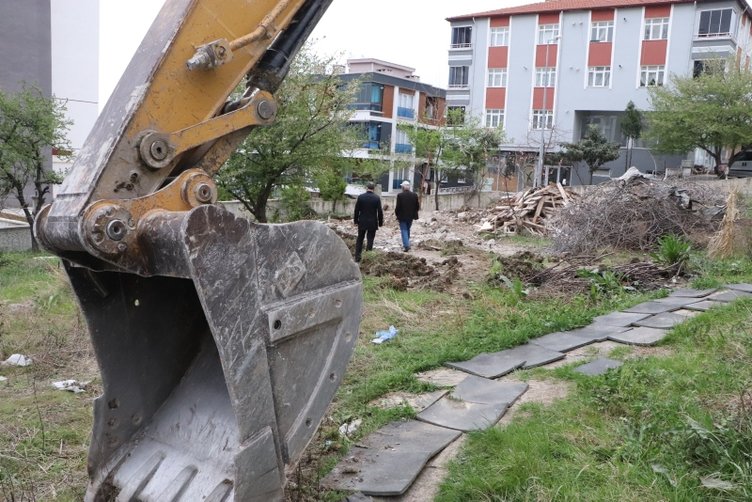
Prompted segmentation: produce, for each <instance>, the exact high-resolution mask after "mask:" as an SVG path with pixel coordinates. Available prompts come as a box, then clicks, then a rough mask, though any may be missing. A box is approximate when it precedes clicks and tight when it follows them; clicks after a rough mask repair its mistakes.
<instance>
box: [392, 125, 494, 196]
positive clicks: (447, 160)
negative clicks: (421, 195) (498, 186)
mask: <svg viewBox="0 0 752 502" xmlns="http://www.w3.org/2000/svg"><path fill="white" fill-rule="evenodd" d="M454 113H461V112H459V111H450V112H449V114H448V116H447V120H446V124H445V125H442V126H440V127H438V128H435V129H429V128H426V127H421V126H408V125H401V126H398V127H400V128H401V129H402V130H403V131H405V133H406V134H407V137H408V139H409V140H410V143H411V144H412V145H413V147H414V148H415V157H416V162H417V163H419V164H420V165H421V166H423V169H422V170H418V172H420V173H421V175H422V177H423V179H426V177H427V175H428V170H430V169H433V170H434V174H435V176H434V204H435V208H436V209H437V210H438V209H439V187H440V186H441V182H442V181H445V180H446V179H447V177H448V176H449V174H452V173H461V174H462V175H463V176H464V177H465V178H470V179H471V180H472V181H473V186H474V187H475V188H476V189H477V188H479V183H480V177H482V175H483V174H484V173H485V169H486V165H487V163H488V160H489V158H490V157H491V156H492V155H493V154H494V153H496V152H497V150H498V148H499V145H500V143H501V142H502V140H503V137H504V134H503V131H502V130H501V129H493V128H485V127H481V126H480V125H479V124H478V122H477V121H474V120H472V119H468V120H464V119H462V118H460V117H459V115H457V116H455V115H454ZM421 181H422V180H421Z"/></svg>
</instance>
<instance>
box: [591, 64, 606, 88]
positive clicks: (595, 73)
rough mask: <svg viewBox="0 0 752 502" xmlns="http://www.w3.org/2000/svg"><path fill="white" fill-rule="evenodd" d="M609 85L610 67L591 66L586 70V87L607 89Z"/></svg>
mask: <svg viewBox="0 0 752 502" xmlns="http://www.w3.org/2000/svg"><path fill="white" fill-rule="evenodd" d="M609 85H611V67H610V66H591V67H590V68H588V87H608V86H609Z"/></svg>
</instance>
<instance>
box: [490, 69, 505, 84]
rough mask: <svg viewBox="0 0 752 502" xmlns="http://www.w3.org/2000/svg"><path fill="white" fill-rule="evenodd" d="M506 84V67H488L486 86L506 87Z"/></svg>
mask: <svg viewBox="0 0 752 502" xmlns="http://www.w3.org/2000/svg"><path fill="white" fill-rule="evenodd" d="M506 86H507V69H506V68H489V69H488V87H506Z"/></svg>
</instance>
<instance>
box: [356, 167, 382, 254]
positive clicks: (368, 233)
mask: <svg viewBox="0 0 752 502" xmlns="http://www.w3.org/2000/svg"><path fill="white" fill-rule="evenodd" d="M374 187H375V185H374V184H373V182H371V181H369V182H368V184H367V185H366V192H365V193H362V194H360V195H359V196H358V200H357V201H355V214H354V215H353V221H354V222H355V224H356V225H358V238H357V240H356V241H355V261H360V255H361V254H362V252H363V238H364V237H366V251H370V250H372V249H373V239H374V237H376V230H377V229H378V228H379V227H382V226H384V211H382V209H381V198H380V197H379V196H378V195H376V194H375V193H373V189H374Z"/></svg>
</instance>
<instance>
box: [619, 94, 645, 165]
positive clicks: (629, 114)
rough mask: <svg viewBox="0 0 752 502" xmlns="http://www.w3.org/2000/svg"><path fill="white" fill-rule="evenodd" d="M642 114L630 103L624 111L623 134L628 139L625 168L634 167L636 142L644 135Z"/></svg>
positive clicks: (622, 120)
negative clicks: (633, 151) (633, 158)
mask: <svg viewBox="0 0 752 502" xmlns="http://www.w3.org/2000/svg"><path fill="white" fill-rule="evenodd" d="M642 120H643V118H642V112H641V111H640V110H638V109H637V107H636V106H635V104H634V103H633V102H632V101H630V102H629V103H627V108H626V109H625V110H624V116H623V117H622V119H621V123H620V125H621V133H622V134H623V135H624V136H626V137H627V155H626V163H625V168H626V169H629V167H630V166H631V165H632V149H633V148H634V142H635V140H636V139H639V138H640V136H641V135H642Z"/></svg>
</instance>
